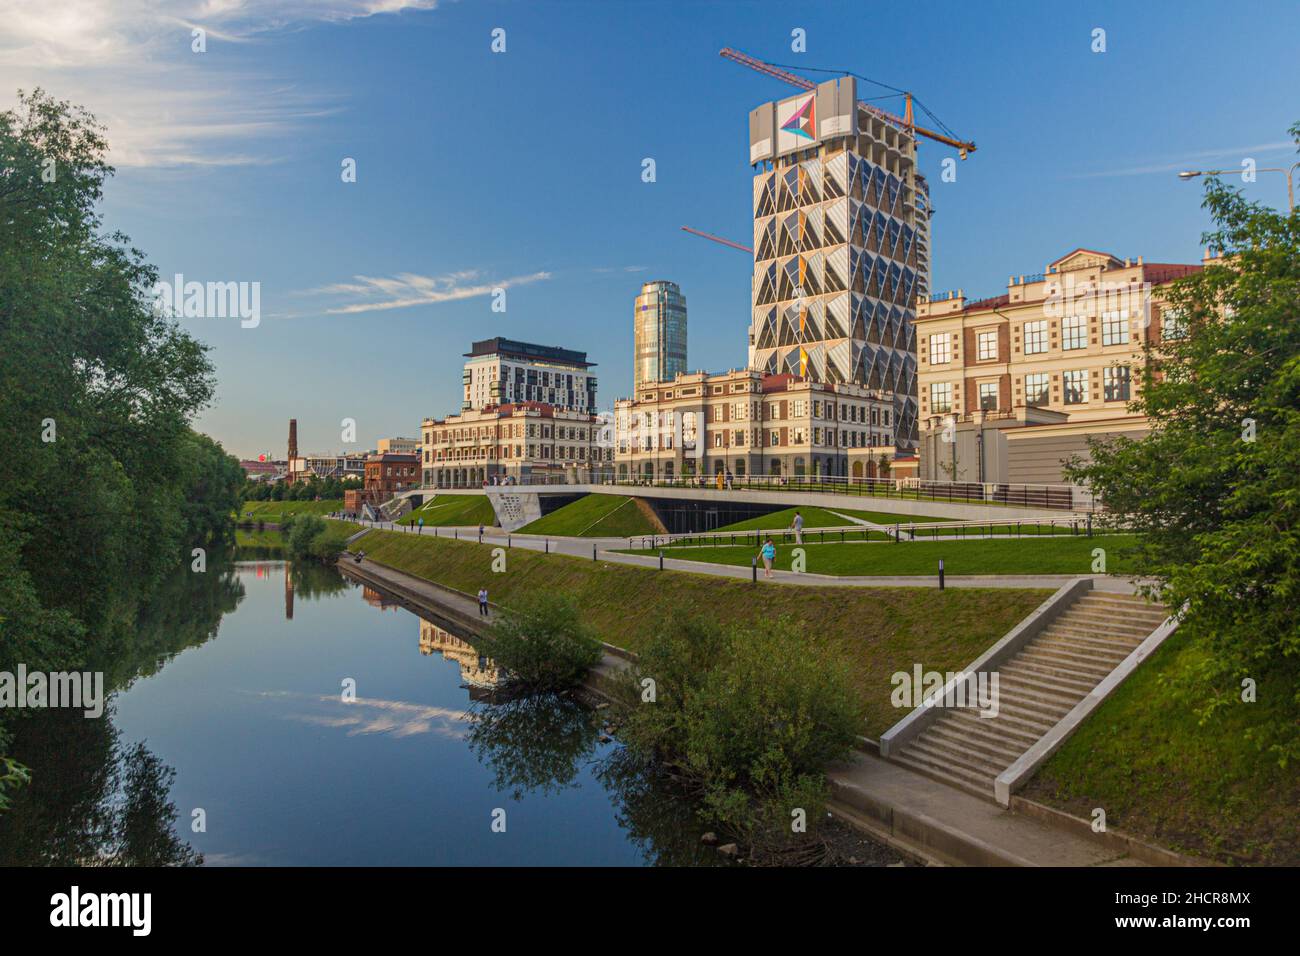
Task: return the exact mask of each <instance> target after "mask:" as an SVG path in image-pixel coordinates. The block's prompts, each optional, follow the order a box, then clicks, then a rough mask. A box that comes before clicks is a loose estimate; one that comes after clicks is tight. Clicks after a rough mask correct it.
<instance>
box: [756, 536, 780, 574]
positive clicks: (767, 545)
mask: <svg viewBox="0 0 1300 956" xmlns="http://www.w3.org/2000/svg"><path fill="white" fill-rule="evenodd" d="M758 553H759V555H760V556H761V557H762V558H763V577H765V578H770V577H771V576H772V562H773V561H775V560H776V545H774V544H773V543H772V539H771V538H768V539H767V540H766V541H764V542H763V550H762V551H760V552H758Z"/></svg>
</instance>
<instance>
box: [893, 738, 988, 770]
mask: <svg viewBox="0 0 1300 956" xmlns="http://www.w3.org/2000/svg"><path fill="white" fill-rule="evenodd" d="M903 753H905V754H911V755H913V756H917V755H922V754H923V755H925V756H926V757H928V758H930V759H931V760H933V761H937V762H938V764H939V765H940V766H942V767H944V768H945V769H948V770H955V769H960V770H966V771H968V772H970V773H973V774H978V775H980V776H986V777H988V778H989V779H990V780H991V779H993V778H994V777H996V776H997V775H998V774H1000V773H1001V772H1002V771H1003V770H1006V769H1007V767H1008V766H1009V764H1005V763H999V762H998V761H996V760H994V759H992V758H985V757H983V756H981V755H979V754H975V753H972V752H970V751H964V752H963V751H962V750H961V748H960V747H953V746H952V745H951V744H943V743H941V742H939V741H934V740H930V739H929V734H922V735H921V736H920V737H918V738H917V739H916V740H913V741H912V742H911V743H910V744H908V745H907V746H906V747H904V748H903Z"/></svg>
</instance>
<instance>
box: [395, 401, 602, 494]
mask: <svg viewBox="0 0 1300 956" xmlns="http://www.w3.org/2000/svg"><path fill="white" fill-rule="evenodd" d="M599 430H600V420H599V418H598V417H597V416H595V415H591V414H588V413H587V412H585V411H575V410H573V409H565V408H556V407H555V406H553V405H546V404H543V403H540V402H515V403H510V404H506V405H495V406H489V407H487V408H484V409H470V410H468V411H465V412H462V413H461V414H459V415H449V416H447V417H446V418H443V419H437V418H426V419H425V420H424V422H423V423H422V425H421V433H422V438H423V452H422V456H421V467H422V469H423V471H422V481H423V483H424V486H425V487H429V488H477V487H479V486H481V485H482V484H483V483H484V482H485V481H486V482H493V481H501V480H503V479H506V478H510V479H511V480H513V481H528V480H530V479H535V478H538V477H541V476H547V475H566V474H567V475H570V476H573V477H577V476H580V475H581V476H583V477H585V476H586V474H587V473H589V472H591V471H593V470H594V471H597V472H608V471H609V467H610V466H609V461H610V452H609V449H608V447H602V445H601V443H600V441H599V439H600V434H599Z"/></svg>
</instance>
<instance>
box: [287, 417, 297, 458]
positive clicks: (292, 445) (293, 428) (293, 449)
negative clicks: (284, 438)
mask: <svg viewBox="0 0 1300 956" xmlns="http://www.w3.org/2000/svg"><path fill="white" fill-rule="evenodd" d="M297 457H298V419H296V418H291V419H289V462H290V465H289V467H290V468H292V467H293V464H292V463H293V460H294V459H295V458H297Z"/></svg>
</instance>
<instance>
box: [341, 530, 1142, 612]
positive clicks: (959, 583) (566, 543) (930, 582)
mask: <svg viewBox="0 0 1300 956" xmlns="http://www.w3.org/2000/svg"><path fill="white" fill-rule="evenodd" d="M358 524H365V525H367V526H369V527H375V528H380V529H383V530H386V531H387V530H392V531H398V532H400V533H404V534H417V533H422V534H423V535H424V536H425V537H432V536H434V535H435V534H436V535H437V536H438V537H444V538H452V537H457V538H459V540H462V541H474V542H477V541H478V528H477V527H468V528H451V527H442V528H436V529H435V528H424V529H423V531H422V532H417V531H414V530H412V531H406V530H405V529H404V528H403V527H402V526H400V525H399V526H396V527H395V526H393V525H391V524H389V523H388V522H373V523H372V522H365V521H362V522H358ZM507 542H508V543H509V545H510V547H512V548H523V549H525V550H528V551H550V552H552V553H554V554H567V555H572V556H573V557H579V558H591V557H592V554H593V551H592V549H593V548H594V549H595V552H594V553H595V555H596V557H597V558H598V559H599V560H601V561H606V562H608V563H611V564H630V565H634V566H636V567H642V568H657V567H659V558H658V557H657V556H656V555H651V554H622V553H619V552H618V551H616V550H614V549H617V548H626V547H627V538H556V537H543V536H541V535H531V534H512V535H507V534H506V532H504V531H502V530H501V529H500V528H488V529H486V531H485V532H484V534H483V543H484V544H488V545H498V546H499V545H504V544H506V543H507ZM886 546H887V545H881V547H886ZM364 548H365V545H364V544H362V549H363V550H364ZM671 553H672V551H671V549H667V550H666V554H665V557H664V568H665V569H667V570H671V571H686V572H689V573H693V574H710V575H714V576H715V577H721V578H733V579H735V580H738V581H749V580H751V579H752V576H753V571H752V569H751V568H746V567H743V566H740V565H734V564H713V563H710V562H705V561H685V560H681V559H678V558H671V557H668V556H667V555H668V554H671ZM1080 577H1091V578H1092V580H1093V587H1095V588H1096V589H1097V590H1099V591H1114V592H1119V593H1127V594H1131V593H1133V591H1134V590H1135V587H1136V584H1137V583H1138V582H1137V581H1136V580H1135V579H1128V578H1120V577H1111V576H1108V575H1104V574H1098V575H1079V574H972V575H953V574H950V575H947V576H946V577H945V578H944V584H945V585H946V586H947V587H952V588H1048V589H1051V590H1055V589H1056V588H1059V587H1060V586H1061V585H1062V584H1064V583H1065V582H1066V581H1073V580H1075V579H1076V578H1080ZM758 580H759V583H760V584H773V583H775V584H794V585H799V586H802V587H856V588H862V587H868V588H912V587H915V588H937V587H938V586H939V578H938V576H936V575H888V576H886V575H830V574H808V573H802V574H796V573H795V572H793V571H773V572H772V577H771V578H767V579H764V577H763V575H762V573H761V570H760V573H759V575H758Z"/></svg>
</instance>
